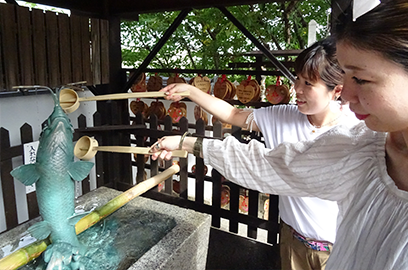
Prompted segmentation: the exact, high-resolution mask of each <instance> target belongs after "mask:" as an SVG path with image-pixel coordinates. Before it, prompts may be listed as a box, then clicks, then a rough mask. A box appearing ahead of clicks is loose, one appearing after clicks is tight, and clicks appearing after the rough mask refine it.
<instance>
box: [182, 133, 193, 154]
mask: <svg viewBox="0 0 408 270" xmlns="http://www.w3.org/2000/svg"><path fill="white" fill-rule="evenodd" d="M190 135H191V134H190V133H188V132H187V131H186V132H184V134H183V136H181V138H180V142H179V149H180V150H181V149H182V148H183V142H184V139H185V138H186V136H190Z"/></svg>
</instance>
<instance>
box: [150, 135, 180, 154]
mask: <svg viewBox="0 0 408 270" xmlns="http://www.w3.org/2000/svg"><path fill="white" fill-rule="evenodd" d="M180 139H181V136H167V137H163V138H160V139H158V140H157V142H155V143H154V144H153V145H152V146H151V147H150V150H149V151H150V152H151V153H153V154H152V159H153V160H156V159H157V158H160V159H164V160H170V159H171V158H172V152H171V151H173V150H178V149H179V147H180V146H179V144H180Z"/></svg>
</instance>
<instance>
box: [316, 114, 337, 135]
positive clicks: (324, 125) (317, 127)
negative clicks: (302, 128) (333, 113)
mask: <svg viewBox="0 0 408 270" xmlns="http://www.w3.org/2000/svg"><path fill="white" fill-rule="evenodd" d="M342 116H343V114H342V113H340V115H339V116H337V117H336V118H334V119H333V120H331V121H329V122H327V123H326V124H323V125H320V126H317V125H315V124H313V122H312V120H310V119H309V121H310V124H312V126H313V127H314V129H313V130H312V133H316V129H319V128H322V127H326V126H328V125H330V124H332V123H333V122H335V121H337V120H339V118H340V117H342Z"/></svg>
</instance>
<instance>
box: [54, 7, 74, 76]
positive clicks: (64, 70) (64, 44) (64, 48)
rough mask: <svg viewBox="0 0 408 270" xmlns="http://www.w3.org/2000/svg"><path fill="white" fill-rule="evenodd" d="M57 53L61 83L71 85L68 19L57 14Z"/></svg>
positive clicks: (64, 15) (63, 15)
mask: <svg viewBox="0 0 408 270" xmlns="http://www.w3.org/2000/svg"><path fill="white" fill-rule="evenodd" d="M58 31H59V53H60V61H61V83H60V84H67V83H72V82H73V81H72V67H71V39H70V36H71V28H70V23H69V17H68V16H67V15H66V14H58Z"/></svg>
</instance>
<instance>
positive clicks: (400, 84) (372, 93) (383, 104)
mask: <svg viewBox="0 0 408 270" xmlns="http://www.w3.org/2000/svg"><path fill="white" fill-rule="evenodd" d="M337 58H338V60H339V63H340V65H341V67H342V69H343V71H344V84H343V91H342V95H341V96H342V98H343V99H345V100H346V101H349V102H350V109H351V110H352V111H353V112H354V113H355V114H356V117H357V118H359V119H361V120H364V121H365V123H366V125H367V126H368V127H369V128H370V129H372V130H376V131H387V132H394V131H402V130H407V129H408V73H407V72H406V71H405V70H404V69H403V68H402V67H401V66H399V65H398V64H396V63H394V62H391V61H389V60H387V59H386V58H384V56H382V55H380V54H378V53H376V52H373V51H363V50H358V49H356V48H355V47H352V46H350V45H349V44H347V43H346V42H344V41H343V42H339V43H338V44H337Z"/></svg>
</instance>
